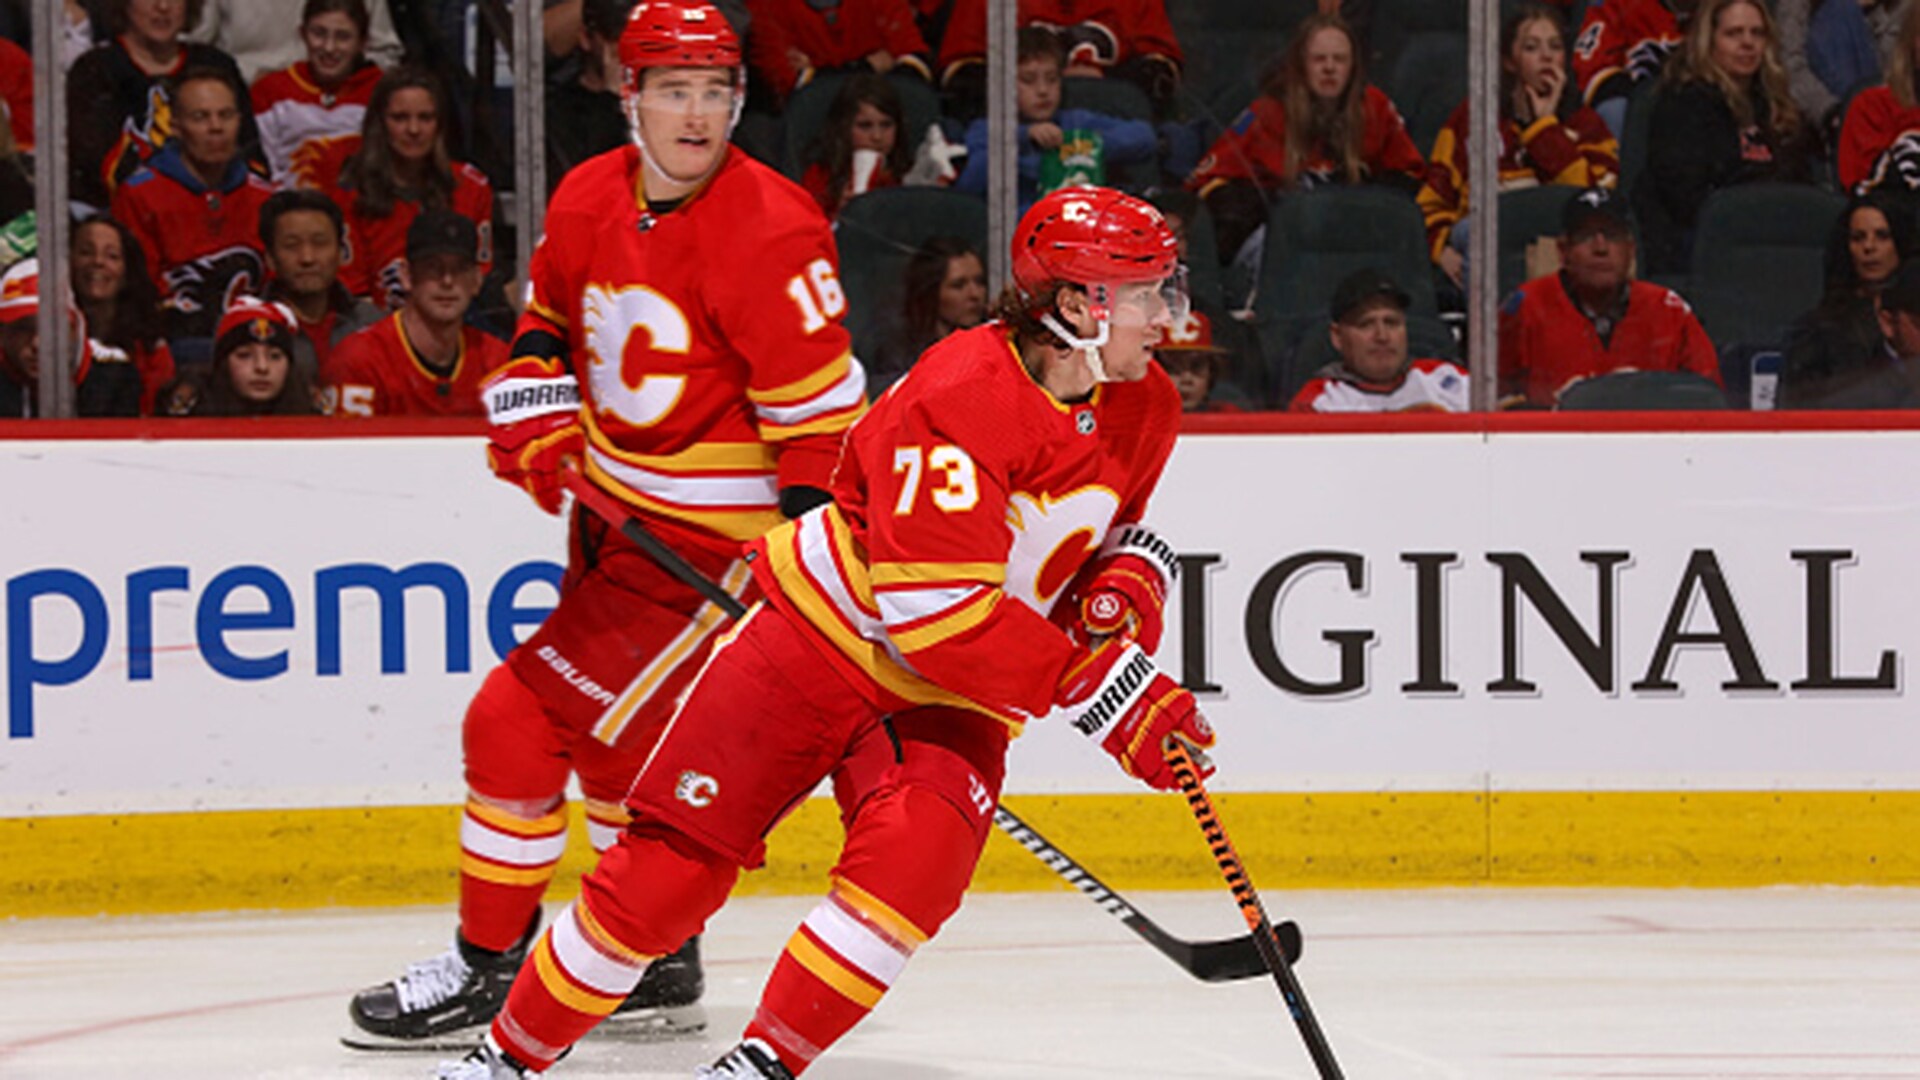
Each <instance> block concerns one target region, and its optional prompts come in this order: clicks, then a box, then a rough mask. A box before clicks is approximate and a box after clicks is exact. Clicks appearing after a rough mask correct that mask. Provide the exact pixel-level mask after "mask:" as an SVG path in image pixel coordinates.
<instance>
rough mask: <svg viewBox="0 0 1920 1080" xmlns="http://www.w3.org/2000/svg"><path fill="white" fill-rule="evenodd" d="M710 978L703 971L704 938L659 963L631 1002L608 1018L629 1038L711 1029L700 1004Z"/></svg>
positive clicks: (651, 968)
mask: <svg viewBox="0 0 1920 1080" xmlns="http://www.w3.org/2000/svg"><path fill="white" fill-rule="evenodd" d="M705 990H706V976H705V975H704V973H703V972H702V971H701V969H700V936H699V935H698V934H696V935H694V936H693V937H690V938H688V939H687V943H686V944H685V945H682V946H680V948H679V949H677V950H675V951H674V952H671V953H668V954H667V955H666V956H663V957H661V958H660V959H658V960H655V961H654V962H653V963H652V964H651V965H650V966H649V967H648V968H647V973H646V974H645V975H642V976H641V977H640V983H639V985H637V986H635V987H634V988H633V993H631V994H628V995H627V1000H625V1001H623V1002H621V1003H620V1007H619V1008H617V1009H615V1010H613V1015H612V1016H609V1017H607V1024H608V1025H609V1027H610V1029H611V1030H614V1031H618V1032H619V1033H620V1034H622V1035H625V1036H628V1037H634V1036H639V1037H644V1038H671V1037H673V1036H677V1035H693V1034H697V1033H699V1032H702V1031H705V1030H706V1029H707V1010H706V1008H705V1007H703V1006H702V1005H701V1004H700V995H701V994H702V993H703V992H704V991H705Z"/></svg>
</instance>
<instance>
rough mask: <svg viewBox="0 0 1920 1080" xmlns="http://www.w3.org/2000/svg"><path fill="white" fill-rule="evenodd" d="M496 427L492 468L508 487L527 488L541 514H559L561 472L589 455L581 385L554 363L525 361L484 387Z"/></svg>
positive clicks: (490, 454)
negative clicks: (567, 463)
mask: <svg viewBox="0 0 1920 1080" xmlns="http://www.w3.org/2000/svg"><path fill="white" fill-rule="evenodd" d="M480 397H481V400H483V401H485V402H486V403H487V419H488V420H489V421H490V422H491V423H492V424H493V430H492V432H491V441H490V442H489V443H488V445H487V463H488V464H490V465H492V466H493V473H494V475H495V476H498V477H499V478H500V479H502V480H505V481H506V482H508V483H509V484H518V485H520V486H521V487H523V488H525V489H526V491H527V494H529V495H531V496H533V501H534V502H536V503H539V504H540V509H542V510H545V511H546V512H547V513H549V514H557V513H559V512H560V493H561V491H562V490H563V489H562V487H561V483H560V468H561V465H562V463H563V462H565V461H566V460H567V459H569V458H573V459H578V458H579V457H581V455H583V454H584V453H585V452H586V436H585V434H584V433H583V432H582V430H581V428H580V384H579V383H578V382H576V381H575V380H574V377H573V376H571V375H568V374H565V373H564V372H562V371H559V370H557V369H556V367H555V366H554V365H552V364H549V363H546V362H543V361H540V360H537V359H534V358H532V357H526V358H523V359H520V360H515V361H514V362H512V363H510V364H508V365H506V366H505V367H503V368H501V369H500V370H498V371H496V372H494V373H493V374H492V375H491V376H489V377H488V378H487V380H486V382H484V383H482V384H481V386H480Z"/></svg>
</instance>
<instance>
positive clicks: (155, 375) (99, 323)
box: [73, 216, 174, 416]
mask: <svg viewBox="0 0 1920 1080" xmlns="http://www.w3.org/2000/svg"><path fill="white" fill-rule="evenodd" d="M146 266H147V257H146V255H145V253H143V252H142V251H141V250H140V241H139V240H137V239H135V238H134V235H133V232H132V231H131V230H129V229H128V228H127V227H126V226H125V225H123V224H121V223H120V222H118V221H116V220H114V219H113V218H110V217H105V216H101V217H92V218H88V219H87V220H85V221H82V222H81V223H80V224H78V225H76V226H74V229H73V298H74V302H75V303H76V304H78V305H79V308H80V312H81V314H82V315H84V316H85V317H86V324H87V328H88V334H89V336H90V337H91V338H92V340H93V345H92V349H93V353H94V358H95V360H96V361H98V362H101V363H107V362H112V361H114V360H118V361H121V362H124V363H127V364H129V365H130V366H131V368H132V369H133V370H134V371H135V372H137V373H138V376H139V378H138V380H137V382H136V384H135V386H134V387H133V391H134V392H133V402H132V406H133V407H132V410H131V411H127V410H126V409H125V408H124V406H123V405H114V406H111V407H110V408H109V409H108V411H111V412H113V413H116V414H119V415H140V416H151V415H152V414H153V407H154V401H155V398H156V395H158V394H159V392H160V388H161V387H162V386H165V385H166V384H167V382H168V380H170V379H172V378H173V374H174V372H173V353H172V352H171V351H170V350H169V349H168V348H167V343H166V340H165V339H164V338H162V337H161V336H160V329H161V328H160V302H159V294H158V293H156V292H155V291H154V287H153V279H152V278H150V277H148V276H147V273H146Z"/></svg>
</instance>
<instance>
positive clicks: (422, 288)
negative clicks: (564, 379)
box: [320, 209, 507, 416]
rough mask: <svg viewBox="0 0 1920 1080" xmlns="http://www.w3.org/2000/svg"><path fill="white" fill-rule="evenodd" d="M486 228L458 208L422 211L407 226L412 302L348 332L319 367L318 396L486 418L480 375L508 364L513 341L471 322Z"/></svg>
mask: <svg viewBox="0 0 1920 1080" xmlns="http://www.w3.org/2000/svg"><path fill="white" fill-rule="evenodd" d="M480 246H481V244H480V230H479V227H478V226H476V225H475V224H474V223H473V221H472V220H471V219H470V218H468V217H466V216H465V215H463V214H456V213H454V212H453V211H451V210H439V209H427V210H422V211H420V214H419V216H418V217H415V218H414V219H413V224H411V225H409V226H408V227H407V257H406V262H405V264H404V265H403V267H402V272H403V274H404V275H405V277H406V283H407V299H406V303H405V305H404V306H402V307H401V308H400V310H399V311H397V312H394V313H393V314H392V315H390V316H388V317H387V318H385V319H383V320H381V321H380V322H377V323H375V324H373V325H372V326H369V327H367V328H366V329H365V330H361V331H359V332H358V333H355V334H351V335H349V336H348V337H347V338H345V339H344V340H342V341H341V342H340V344H339V345H338V346H337V347H335V349H334V350H333V354H332V355H331V356H329V357H328V358H327V363H326V365H325V366H324V367H322V368H321V370H320V381H321V384H322V386H323V389H322V390H321V401H322V404H323V406H324V407H325V409H326V411H327V412H329V413H332V414H334V415H338V416H480V415H482V414H483V413H484V412H485V409H483V408H482V407H481V403H480V380H481V379H483V378H485V377H486V376H487V375H488V374H489V373H491V372H492V371H493V369H495V368H497V367H499V366H500V365H501V364H504V363H506V362H507V344H506V342H504V341H501V340H500V339H499V338H496V337H494V336H493V335H491V334H487V333H484V332H483V331H481V330H479V329H476V328H475V327H472V326H468V325H467V323H466V317H467V308H468V307H470V306H472V304H473V298H474V297H476V296H478V295H479V294H480V282H481V277H482V271H481V262H480V254H481V253H480Z"/></svg>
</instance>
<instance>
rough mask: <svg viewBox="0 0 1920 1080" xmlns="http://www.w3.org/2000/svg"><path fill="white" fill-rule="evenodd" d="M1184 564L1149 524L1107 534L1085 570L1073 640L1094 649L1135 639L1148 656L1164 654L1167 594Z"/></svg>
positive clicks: (1118, 529)
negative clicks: (1110, 641)
mask: <svg viewBox="0 0 1920 1080" xmlns="http://www.w3.org/2000/svg"><path fill="white" fill-rule="evenodd" d="M1179 569H1180V564H1179V562H1178V561H1177V560H1176V559H1175V557H1174V552H1173V547H1172V545H1170V544H1168V543H1167V542H1166V541H1165V540H1162V539H1160V537H1159V536H1157V535H1155V533H1154V531H1153V530H1152V529H1149V528H1147V527H1146V526H1145V525H1122V526H1120V527H1119V528H1116V529H1113V530H1112V531H1110V532H1109V533H1108V534H1107V540H1106V543H1104V544H1102V545H1101V546H1100V553H1099V554H1098V555H1096V556H1094V558H1093V561H1092V562H1090V563H1088V564H1087V569H1086V570H1085V571H1083V572H1082V575H1083V580H1084V581H1085V582H1086V584H1085V585H1084V586H1083V587H1082V588H1081V589H1080V625H1079V629H1080V630H1081V631H1083V632H1082V633H1078V634H1074V635H1073V636H1074V638H1075V640H1076V641H1077V642H1078V643H1079V644H1081V645H1083V646H1090V645H1092V644H1093V643H1094V642H1097V641H1100V640H1102V639H1104V638H1109V637H1123V638H1127V639H1130V640H1132V641H1133V642H1134V643H1136V644H1138V645H1139V646H1140V648H1142V649H1144V650H1145V651H1146V652H1148V653H1155V652H1158V651H1160V635H1161V633H1162V632H1163V631H1164V630H1165V628H1166V609H1167V593H1168V591H1169V590H1171V589H1172V587H1173V579H1174V575H1175V574H1177V573H1178V572H1179Z"/></svg>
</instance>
